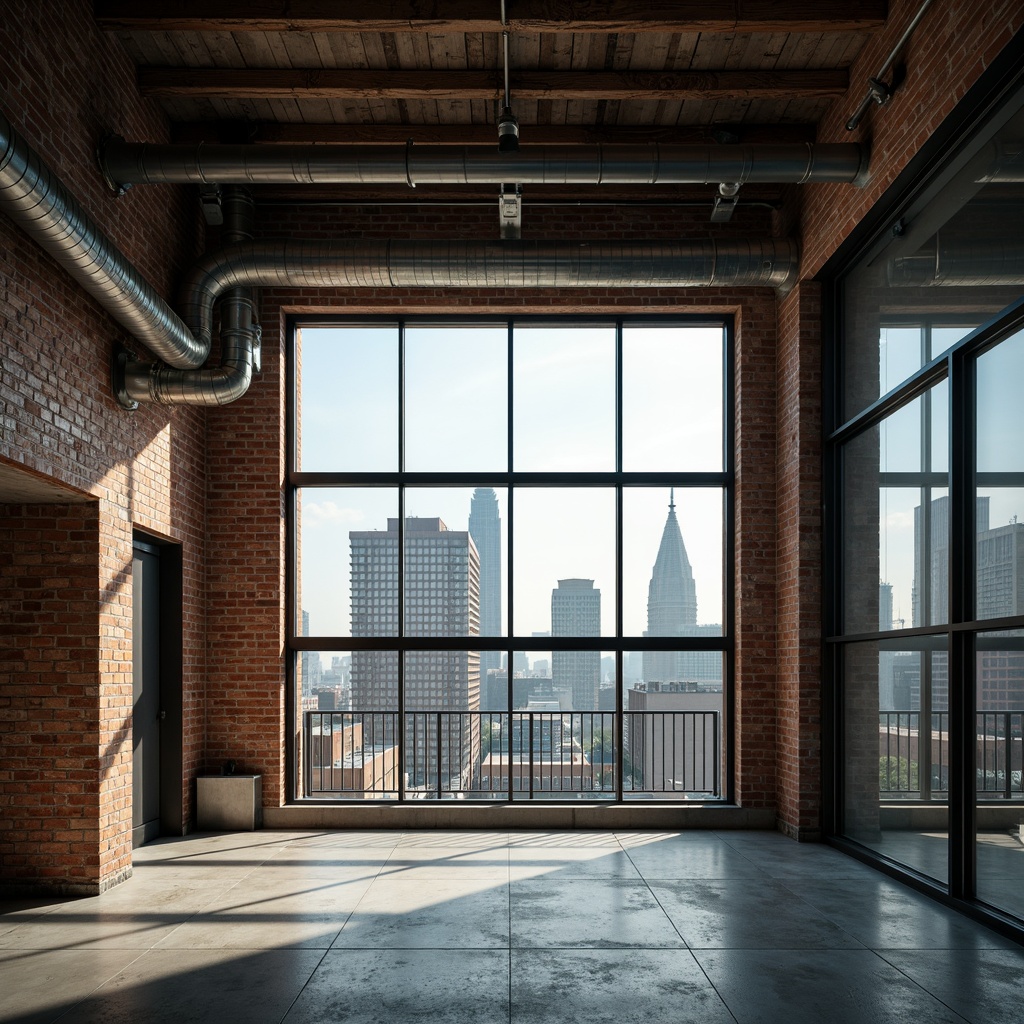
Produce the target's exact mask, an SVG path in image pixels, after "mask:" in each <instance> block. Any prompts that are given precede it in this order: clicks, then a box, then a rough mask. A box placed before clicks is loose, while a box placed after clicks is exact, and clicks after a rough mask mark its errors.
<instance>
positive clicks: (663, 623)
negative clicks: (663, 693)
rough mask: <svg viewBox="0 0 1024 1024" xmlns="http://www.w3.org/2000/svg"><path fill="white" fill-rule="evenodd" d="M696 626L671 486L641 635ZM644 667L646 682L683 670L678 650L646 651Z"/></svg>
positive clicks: (670, 678)
mask: <svg viewBox="0 0 1024 1024" xmlns="http://www.w3.org/2000/svg"><path fill="white" fill-rule="evenodd" d="M696 627H697V587H696V585H695V584H694V582H693V570H692V569H691V568H690V560H689V558H688V557H687V555H686V546H685V545H684V544H683V535H682V533H681V532H680V530H679V521H678V519H676V501H675V490H674V489H673V490H672V491H670V492H669V501H668V519H666V520H665V528H664V530H662V533H661V545H660V546H659V548H658V556H657V558H655V560H654V569H653V571H652V573H651V582H650V584H649V586H648V588H647V631H646V632H645V633H644V636H694V635H696V633H697V628H696ZM699 653H704V652H699ZM711 653H714V652H711ZM643 671H644V679H645V680H646V681H647V682H674V681H678V680H680V679H681V677H682V674H683V673H682V667H681V665H680V654H679V652H677V651H647V652H645V653H644V669H643Z"/></svg>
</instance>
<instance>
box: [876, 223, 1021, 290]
mask: <svg viewBox="0 0 1024 1024" xmlns="http://www.w3.org/2000/svg"><path fill="white" fill-rule="evenodd" d="M886 278H887V281H888V283H889V285H890V286H891V287H894V288H901V287H970V288H983V287H1000V286H1014V285H1020V284H1024V243H1022V242H1021V241H1020V239H1018V238H1002V239H1000V238H993V237H991V236H983V237H980V238H965V237H959V236H953V237H950V236H948V235H946V234H944V233H939V234H936V236H935V238H934V239H933V240H932V242H931V243H930V244H929V245H928V246H926V247H925V248H923V249H921V250H920V251H918V252H916V253H914V254H913V255H910V256H896V257H894V258H893V259H891V260H889V262H888V264H887V266H886Z"/></svg>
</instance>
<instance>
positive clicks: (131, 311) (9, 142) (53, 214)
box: [0, 114, 209, 368]
mask: <svg viewBox="0 0 1024 1024" xmlns="http://www.w3.org/2000/svg"><path fill="white" fill-rule="evenodd" d="M0 210H3V211H4V213H6V214H7V215H8V216H9V217H10V218H11V220H13V221H14V222H15V223H16V224H17V225H18V226H19V227H20V228H21V229H22V230H23V231H25V233H26V234H28V235H30V236H31V237H32V238H33V239H35V241H36V242H38V243H39V245H41V246H42V247H43V249H45V250H46V251H47V252H48V253H49V254H50V255H51V256H52V257H53V258H54V259H55V260H56V261H57V262H58V263H59V264H60V265H61V266H62V267H64V269H65V270H66V271H67V272H68V273H69V274H70V275H71V277H73V278H74V280H75V281H76V282H77V283H78V284H79V285H81V286H82V288H84V289H85V290H86V291H87V292H88V293H89V294H90V295H92V296H93V298H95V299H96V300H97V301H98V302H99V303H100V305H102V306H103V308H104V309H105V310H106V311H107V312H108V313H109V314H110V315H111V316H112V317H113V318H114V319H115V320H116V321H117V322H118V323H119V324H121V326H122V327H124V328H125V329H126V330H127V331H129V332H130V333H131V334H133V335H134V336H135V337H136V338H138V339H139V341H141V342H143V344H145V345H146V346H147V348H149V349H150V350H152V352H153V353H154V355H157V356H159V357H160V358H161V359H163V360H164V361H165V362H168V363H170V364H171V365H172V366H179V367H183V368H188V367H193V366H200V365H202V363H203V362H204V360H205V359H206V357H207V355H208V354H209V350H208V349H205V350H204V349H203V348H202V347H201V346H200V345H198V344H197V343H196V341H195V339H194V338H193V336H192V332H191V331H190V330H189V329H188V327H186V326H185V324H184V323H183V322H182V320H181V319H180V318H179V317H178V316H177V314H176V313H175V312H174V310H173V309H171V307H170V306H169V305H168V304H167V303H166V302H165V301H164V300H163V299H162V298H161V297H160V296H159V295H158V294H157V292H156V290H155V289H154V288H153V287H152V285H150V284H149V282H148V281H146V280H145V278H144V277H143V276H142V275H141V274H140V273H139V272H138V270H136V269H135V267H134V266H132V264H131V263H129V262H128V259H127V257H126V256H125V255H124V253H122V252H121V250H120V249H119V248H118V247H117V246H116V245H115V244H114V243H113V242H112V241H111V240H110V239H109V238H108V237H107V236H106V235H105V234H104V233H103V232H102V231H101V230H100V228H99V227H98V226H97V225H96V224H95V223H94V222H93V220H92V219H91V218H90V217H89V215H88V214H87V213H86V212H85V211H84V210H83V209H82V207H81V206H80V205H79V203H78V201H77V200H76V199H75V198H74V197H73V196H72V195H71V193H70V192H69V191H68V189H67V187H66V186H65V185H64V184H63V182H61V180H60V179H59V178H58V177H57V175H56V174H55V173H54V172H53V171H52V170H51V169H50V168H49V167H48V166H47V165H46V164H45V163H44V161H43V159H42V157H40V156H39V154H38V153H36V152H35V151H34V150H33V149H32V148H31V147H30V146H29V145H28V143H27V142H25V140H24V139H23V138H21V136H19V135H18V134H17V132H15V130H14V128H13V127H12V126H11V123H10V121H8V120H7V118H6V117H4V115H3V114H0Z"/></svg>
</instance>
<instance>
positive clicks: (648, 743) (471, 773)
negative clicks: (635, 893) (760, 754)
mask: <svg viewBox="0 0 1024 1024" xmlns="http://www.w3.org/2000/svg"><path fill="white" fill-rule="evenodd" d="M720 724H721V723H720V714H719V712H718V711H627V712H624V713H623V714H622V715H621V718H620V716H618V715H617V714H616V713H614V712H603V711H574V712H558V711H513V712H507V711H500V712H499V711H494V712H486V711H463V712H458V711H429V712H427V711H414V712H407V713H406V714H405V716H404V726H405V727H404V730H400V729H399V715H398V712H396V711H386V712H379V711H378V712H369V711H364V712H349V711H307V712H306V713H305V721H304V729H303V754H304V772H303V775H304V780H305V788H304V793H305V795H306V796H308V797H315V798H320V799H337V800H395V799H403V800H423V799H459V800H486V801H495V800H513V801H518V800H539V799H543V800H557V799H589V800H637V799H663V800H664V799H673V800H694V799H700V800H716V799H719V797H720V793H721V785H720V779H721V749H722V747H721V736H720ZM620 749H621V753H622V756H621V757H620V756H619V752H620Z"/></svg>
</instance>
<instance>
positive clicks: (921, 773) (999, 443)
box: [826, 90, 1024, 924]
mask: <svg viewBox="0 0 1024 1024" xmlns="http://www.w3.org/2000/svg"><path fill="white" fill-rule="evenodd" d="M964 137H966V138H969V139H970V141H969V142H965V143H964V144H963V145H962V148H961V149H958V150H956V151H954V152H951V153H950V152H946V153H945V155H944V162H943V163H942V164H941V165H937V166H936V167H935V169H934V172H933V174H932V177H931V178H929V179H928V180H926V181H925V182H924V183H923V184H921V185H919V186H918V188H917V191H916V193H915V194H914V195H913V197H912V198H910V199H909V200H906V199H904V200H900V202H902V203H903V204H904V205H903V206H901V207H897V208H895V209H893V210H892V211H891V217H890V220H891V223H890V230H888V231H881V232H876V233H875V235H874V236H873V237H874V241H868V242H866V243H865V246H864V248H863V249H862V251H861V253H860V254H859V255H858V256H857V257H855V258H854V259H853V260H852V262H850V263H849V264H848V265H847V267H846V268H845V269H844V270H843V271H842V272H841V273H840V274H839V277H838V279H837V287H836V293H835V295H836V303H837V314H838V315H837V316H836V320H835V322H836V337H835V347H834V349H833V360H832V366H833V367H834V370H835V378H834V382H833V384H834V390H833V394H834V396H835V399H836V401H835V403H834V415H833V419H832V422H831V424H830V425H829V427H830V430H831V436H830V440H829V442H828V444H827V448H826V451H827V463H828V467H829V468H830V479H831V480H832V481H833V486H834V493H833V495H832V502H831V508H832V509H833V511H832V514H831V516H830V530H829V537H830V544H831V554H830V556H829V557H830V559H831V563H832V566H833V569H834V571H835V575H836V579H837V581H838V584H839V585H838V588H837V592H836V595H835V598H834V600H833V602H832V604H831V611H830V622H829V624H828V626H827V629H828V632H829V637H828V641H827V647H828V650H829V652H830V654H831V657H830V658H829V659H828V664H829V665H830V667H831V680H832V684H833V692H834V694H835V707H836V719H835V730H834V733H833V750H834V753H835V759H834V777H835V779H836V782H837V784H836V789H835V793H834V813H833V815H832V818H831V820H832V827H833V830H834V832H835V833H836V834H837V835H838V836H840V837H842V839H844V840H847V841H851V842H853V843H856V844H857V845H858V846H860V847H861V849H862V851H868V852H869V855H870V856H878V857H882V858H885V859H886V861H887V862H888V863H889V864H890V865H893V866H896V867H898V868H900V869H902V870H905V871H907V872H908V873H910V874H913V875H916V876H918V877H919V878H920V879H922V880H925V881H926V882H927V883H928V884H932V885H934V886H937V887H938V888H940V889H941V890H943V891H944V892H945V893H947V894H948V895H950V896H952V897H953V898H955V899H958V900H964V901H969V902H972V903H974V904H975V905H976V906H977V905H979V904H986V905H987V906H988V907H989V908H991V910H992V912H994V913H996V914H1000V915H1003V916H1004V917H1006V918H1015V919H1017V922H1018V924H1019V923H1020V921H1021V919H1024V902H1022V901H1021V899H1020V897H1019V895H1017V894H1018V893H1019V892H1020V891H1021V890H1022V888H1024V886H1022V883H1024V826H1022V824H1021V823H1022V821H1024V790H1022V788H1021V778H1020V776H1021V770H1022V766H1021V723H1022V716H1024V668H1022V666H1024V648H1021V646H1020V645H1021V644H1022V642H1024V538H1022V537H1021V531H1024V524H1022V523H1021V522H1020V517H1021V516H1024V455H1022V452H1024V446H1022V445H1021V443H1020V438H1021V430H1020V427H1019V425H1018V422H1017V417H1016V413H1017V411H1018V409H1017V402H1018V401H1019V393H1020V385H1021V381H1024V330H1022V325H1024V302H1022V301H1021V296H1022V294H1024V259H1022V257H1021V253H1022V252H1024V249H1022V248H1021V245H1020V242H1019V237H1018V236H1019V231H1018V229H1017V225H1018V224H1019V223H1020V222H1021V218H1022V217H1024V163H1022V161H1021V156H1020V154H1021V152H1022V150H1021V145H1020V139H1021V138H1024V94H1022V92H1021V91H1019V90H1018V92H1017V93H1016V94H1015V95H1014V96H1012V97H1011V98H1009V99H1007V100H1004V102H1003V103H1002V104H1001V105H1000V106H998V107H995V108H990V109H989V111H988V113H987V114H986V119H985V120H980V119H979V120H978V121H976V122H975V124H974V125H973V126H972V128H971V130H970V131H969V132H965V133H964ZM887 215H889V214H887Z"/></svg>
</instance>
